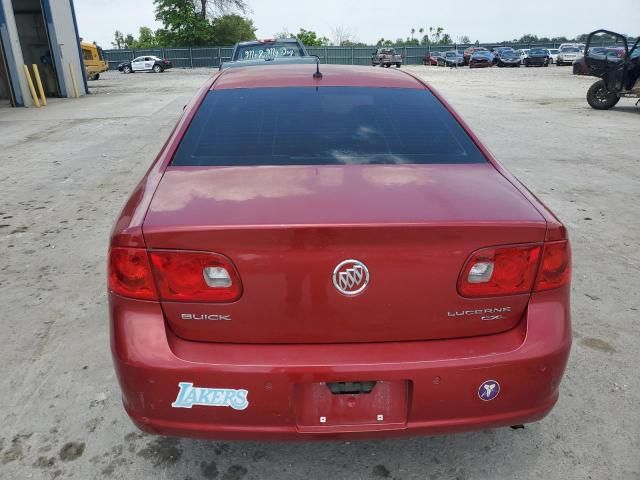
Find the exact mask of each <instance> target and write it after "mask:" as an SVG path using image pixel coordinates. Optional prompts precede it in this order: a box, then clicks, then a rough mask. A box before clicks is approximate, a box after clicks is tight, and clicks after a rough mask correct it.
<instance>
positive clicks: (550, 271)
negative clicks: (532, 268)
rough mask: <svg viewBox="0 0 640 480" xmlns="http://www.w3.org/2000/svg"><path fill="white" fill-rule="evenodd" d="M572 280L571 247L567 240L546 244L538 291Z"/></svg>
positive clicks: (537, 284)
mask: <svg viewBox="0 0 640 480" xmlns="http://www.w3.org/2000/svg"><path fill="white" fill-rule="evenodd" d="M570 280H571V247H570V246H569V242H568V241H567V240H562V241H560V242H549V243H545V244H544V251H543V253H542V262H541V264H540V271H539V272H538V279H537V280H536V286H535V290H536V291H542V290H551V289H552V288H558V287H561V286H563V285H566V284H568V283H569V281H570Z"/></svg>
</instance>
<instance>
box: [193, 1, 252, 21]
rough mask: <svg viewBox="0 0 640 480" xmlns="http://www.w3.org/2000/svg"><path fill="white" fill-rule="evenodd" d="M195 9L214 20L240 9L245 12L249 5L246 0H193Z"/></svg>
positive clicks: (201, 15) (202, 15) (204, 16)
mask: <svg viewBox="0 0 640 480" xmlns="http://www.w3.org/2000/svg"><path fill="white" fill-rule="evenodd" d="M192 1H193V7H194V9H195V11H196V12H197V13H198V15H200V17H202V18H205V19H207V18H208V19H209V20H213V19H215V18H217V17H218V16H220V15H222V16H224V15H227V14H229V13H233V12H234V11H238V12H240V13H245V12H246V11H247V8H248V7H249V6H248V4H247V2H245V1H244V0H192Z"/></svg>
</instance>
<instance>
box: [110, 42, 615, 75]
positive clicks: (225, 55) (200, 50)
mask: <svg viewBox="0 0 640 480" xmlns="http://www.w3.org/2000/svg"><path fill="white" fill-rule="evenodd" d="M559 45H560V44H559V43H535V44H534V43H512V44H486V43H485V44H481V45H479V46H481V47H486V48H489V49H491V48H495V47H497V46H508V47H512V48H514V49H515V50H519V49H525V48H535V47H542V48H558V46H559ZM474 46H478V45H475V44H474V45H458V44H454V45H424V46H417V47H393V48H395V50H396V51H397V52H398V53H400V54H402V57H403V63H404V64H405V65H422V59H423V57H424V56H425V55H426V54H427V53H429V52H430V51H448V50H456V49H457V50H459V51H462V50H464V49H466V48H469V47H474ZM593 46H605V44H595V43H594V45H593ZM377 48H379V47H376V46H371V47H307V50H308V51H309V54H310V55H317V56H318V57H320V61H321V62H322V63H328V64H338V65H371V56H372V55H373V53H374V52H375V51H376V49H377ZM232 53H233V47H193V48H150V49H131V50H105V51H104V55H105V59H106V60H107V61H108V62H109V68H110V69H111V70H115V69H117V68H118V64H120V63H122V62H127V61H130V60H133V59H134V58H136V57H140V56H142V55H153V56H156V57H160V58H166V59H167V60H171V62H172V63H173V66H174V67H175V68H217V67H219V66H220V64H221V63H223V62H226V61H228V60H230V59H231V54H232Z"/></svg>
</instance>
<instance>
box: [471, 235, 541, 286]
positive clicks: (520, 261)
mask: <svg viewBox="0 0 640 480" xmlns="http://www.w3.org/2000/svg"><path fill="white" fill-rule="evenodd" d="M541 249H542V247H541V246H540V245H514V246H505V247H493V248H485V249H482V250H478V251H477V252H475V253H473V254H472V255H471V257H470V258H469V260H467V263H465V266H464V268H463V269H462V273H461V275H460V279H459V280H458V291H459V292H460V295H462V296H463V297H495V296H502V295H517V294H521V293H530V292H531V290H532V289H533V284H534V281H535V277H536V272H537V270H538V261H539V259H540V252H541Z"/></svg>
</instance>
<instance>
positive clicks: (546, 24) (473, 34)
mask: <svg viewBox="0 0 640 480" xmlns="http://www.w3.org/2000/svg"><path fill="white" fill-rule="evenodd" d="M247 1H248V3H249V6H250V9H251V11H249V12H248V13H247V16H249V17H250V18H252V19H253V21H254V23H255V25H256V26H257V28H258V31H257V36H258V38H268V37H272V36H273V35H274V34H275V33H277V32H281V31H283V30H287V31H289V32H293V33H295V32H297V31H298V30H299V29H300V28H304V29H306V30H313V31H315V32H317V33H318V34H319V35H324V36H326V37H328V38H333V37H334V35H333V32H334V31H335V29H336V28H341V29H342V30H343V31H346V32H348V33H350V34H351V36H352V38H353V40H354V41H359V42H364V43H370V44H375V43H376V42H377V41H378V39H380V38H381V37H384V38H386V39H392V40H395V39H396V38H406V37H409V36H410V35H411V29H412V28H415V29H416V31H417V30H418V29H419V28H421V27H423V28H425V29H428V28H429V27H439V26H440V27H443V28H444V29H445V32H446V33H449V35H451V38H452V39H454V40H457V39H458V38H459V37H461V36H464V35H466V36H468V37H470V39H471V41H474V42H475V41H476V40H479V41H480V42H486V43H490V42H499V41H503V40H510V39H514V38H519V37H521V36H522V35H524V34H527V33H532V34H534V35H538V36H539V37H543V36H544V37H556V36H566V37H573V36H575V35H578V34H581V33H588V32H590V31H592V30H596V29H598V28H607V29H609V30H613V31H617V32H624V33H629V34H632V35H633V34H635V35H640V0H614V2H613V3H612V4H611V5H610V4H608V3H607V2H606V1H603V0H529V1H527V0H525V1H518V2H514V1H513V0H509V1H506V0H484V1H483V2H481V3H479V2H478V1H477V0H457V1H456V2H447V1H446V0H439V1H437V2H429V1H426V0H395V1H390V0H368V1H362V0H361V1H353V0H351V1H350V0H321V1H320V0H314V1H308V0H297V1H296V0H286V1H285V2H282V1H275V0H247ZM74 3H75V7H76V14H77V18H78V28H79V30H80V36H81V37H83V38H84V39H85V40H88V41H96V42H98V44H99V45H100V46H102V47H103V48H111V42H112V40H113V33H114V32H115V30H120V31H121V32H123V33H125V34H127V33H133V34H134V35H136V36H137V32H138V29H139V28H140V27H141V26H149V27H152V28H158V27H160V26H161V25H160V24H158V23H157V22H156V21H155V15H154V7H153V0H109V1H105V0H74ZM479 5H482V6H481V7H479Z"/></svg>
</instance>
